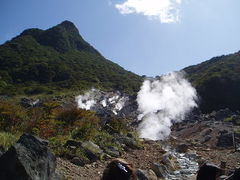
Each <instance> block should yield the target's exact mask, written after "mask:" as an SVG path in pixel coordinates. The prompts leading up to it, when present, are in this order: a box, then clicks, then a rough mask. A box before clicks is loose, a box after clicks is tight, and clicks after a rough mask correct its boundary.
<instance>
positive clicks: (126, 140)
mask: <svg viewBox="0 0 240 180" xmlns="http://www.w3.org/2000/svg"><path fill="white" fill-rule="evenodd" d="M115 141H117V142H119V144H124V145H126V146H127V147H128V148H131V149H139V148H140V147H139V145H138V144H137V142H136V141H135V140H134V139H133V138H130V137H126V136H120V137H116V138H115Z"/></svg>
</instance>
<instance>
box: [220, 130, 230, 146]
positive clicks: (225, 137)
mask: <svg viewBox="0 0 240 180" xmlns="http://www.w3.org/2000/svg"><path fill="white" fill-rule="evenodd" d="M217 146H218V147H233V137H232V133H221V134H220V135H219V136H218V141H217Z"/></svg>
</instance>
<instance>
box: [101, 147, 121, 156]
mask: <svg viewBox="0 0 240 180" xmlns="http://www.w3.org/2000/svg"><path fill="white" fill-rule="evenodd" d="M104 152H105V153H106V154H108V155H110V156H112V157H119V156H120V152H119V150H118V148H116V147H113V146H110V147H106V148H104Z"/></svg>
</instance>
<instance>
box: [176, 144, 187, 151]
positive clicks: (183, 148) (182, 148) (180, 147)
mask: <svg viewBox="0 0 240 180" xmlns="http://www.w3.org/2000/svg"><path fill="white" fill-rule="evenodd" d="M176 151H177V152H179V153H186V152H187V151H188V145H186V144H180V145H178V146H177V147H176Z"/></svg>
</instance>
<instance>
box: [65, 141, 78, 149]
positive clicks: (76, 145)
mask: <svg viewBox="0 0 240 180" xmlns="http://www.w3.org/2000/svg"><path fill="white" fill-rule="evenodd" d="M81 145H82V143H81V142H79V141H75V140H67V142H66V143H65V144H64V146H65V147H69V146H71V147H80V146H81Z"/></svg>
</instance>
